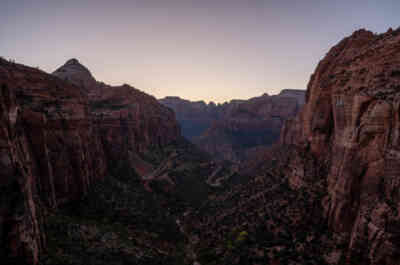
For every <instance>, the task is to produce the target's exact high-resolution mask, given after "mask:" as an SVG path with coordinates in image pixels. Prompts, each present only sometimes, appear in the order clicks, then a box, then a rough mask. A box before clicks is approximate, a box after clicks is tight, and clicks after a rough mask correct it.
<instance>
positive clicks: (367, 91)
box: [281, 30, 400, 264]
mask: <svg viewBox="0 0 400 265" xmlns="http://www.w3.org/2000/svg"><path fill="white" fill-rule="evenodd" d="M399 126H400V30H396V31H393V30H389V31H388V32H387V33H385V34H381V35H375V34H373V33H372V32H369V31H366V30H359V31H356V32H355V33H354V34H353V35H351V36H350V37H348V38H345V39H344V40H342V41H341V42H340V43H339V44H337V45H336V46H335V47H333V48H332V49H331V50H330V51H329V53H328V54H327V55H326V57H325V58H324V59H323V60H322V61H321V62H320V63H319V65H318V67H317V69H316V71H315V72H314V74H313V75H312V77H311V80H310V82H309V85H308V90H307V96H306V104H305V106H304V108H303V110H302V112H301V113H300V114H299V115H298V116H297V117H296V118H295V119H292V120H290V121H288V122H287V123H286V125H285V128H284V129H283V130H282V135H281V141H282V143H283V144H284V145H290V146H291V147H292V148H293V150H294V151H293V154H292V157H291V159H290V161H289V162H288V165H287V169H286V172H285V173H286V174H287V175H288V176H289V181H290V184H291V186H292V187H293V188H297V189H299V188H301V187H306V186H307V185H312V182H313V181H314V179H315V178H316V177H320V176H316V175H315V172H316V171H315V170H312V168H316V167H320V168H324V170H325V171H326V173H325V174H326V175H325V176H323V177H326V180H327V186H326V187H325V188H326V196H325V197H324V199H323V201H322V205H323V208H324V216H325V218H327V220H328V223H329V225H330V227H331V228H333V229H334V230H335V231H336V232H337V233H338V234H340V235H342V236H344V237H346V238H347V239H348V241H347V242H348V250H349V251H348V259H349V260H357V259H361V260H358V262H361V263H362V264H364V262H372V263H373V264H398V262H399V259H400V249H399V243H400V241H399V236H400V230H399V228H400V216H399V210H400V195H399V179H400V178H399V177H400V145H399V144H400V127H399ZM304 153H306V154H307V155H308V156H310V157H312V160H313V161H312V163H307V161H305V159H304V156H303V155H302V154H304ZM309 162H310V161H309ZM361 263H359V264H361ZM365 264H366V263H365Z"/></svg>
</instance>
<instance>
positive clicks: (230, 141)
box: [160, 89, 304, 162]
mask: <svg viewBox="0 0 400 265" xmlns="http://www.w3.org/2000/svg"><path fill="white" fill-rule="evenodd" d="M160 102H161V103H163V104H165V105H166V106H169V107H171V108H172V109H173V110H174V111H175V112H176V113H177V117H178V120H179V122H180V123H181V124H182V127H183V134H184V135H185V136H188V138H189V139H191V140H192V141H193V142H194V143H196V145H197V146H198V147H200V148H201V149H203V150H204V151H206V152H208V153H210V154H212V155H214V157H216V158H218V159H225V160H231V161H235V162H239V161H241V160H243V159H245V158H247V157H248V155H246V154H247V153H248V152H254V151H255V149H254V148H258V147H260V146H269V145H271V144H273V143H275V142H276V141H277V140H278V139H279V133H280V129H281V127H282V125H283V122H284V121H285V120H286V119H287V118H291V117H294V116H295V115H296V113H297V112H298V110H299V109H300V107H301V106H302V105H303V104H304V91H302V90H294V89H284V90H282V91H281V93H280V94H279V95H274V96H269V95H267V94H264V95H262V96H260V97H255V98H251V99H249V100H232V101H230V102H227V103H224V104H219V105H215V104H213V103H210V104H208V105H207V104H205V103H204V102H190V101H187V100H182V99H179V98H174V97H167V98H164V99H161V100H160ZM185 132H186V134H185Z"/></svg>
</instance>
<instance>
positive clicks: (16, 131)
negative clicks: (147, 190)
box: [0, 59, 179, 264]
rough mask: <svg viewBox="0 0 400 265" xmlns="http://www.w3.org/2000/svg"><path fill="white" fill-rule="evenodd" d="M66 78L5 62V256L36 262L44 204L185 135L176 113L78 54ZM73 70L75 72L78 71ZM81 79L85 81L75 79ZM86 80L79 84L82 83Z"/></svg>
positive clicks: (73, 194) (140, 167)
mask: <svg viewBox="0 0 400 265" xmlns="http://www.w3.org/2000/svg"><path fill="white" fill-rule="evenodd" d="M66 68H67V69H66V70H65V71H63V68H60V69H59V70H58V71H59V72H60V73H62V74H63V76H62V79H68V82H66V81H65V80H62V79H60V78H58V77H55V76H52V75H48V74H46V73H44V72H42V71H40V70H37V69H33V68H30V67H26V66H23V65H19V64H15V63H9V62H7V61H5V60H2V59H1V60H0V95H1V97H0V168H1V170H0V189H1V192H0V197H1V201H0V249H1V250H0V258H1V259H2V260H5V262H11V263H13V262H14V263H15V264H25V263H26V264H36V263H37V262H38V260H39V256H40V253H41V252H42V250H43V249H45V231H44V229H42V225H43V218H42V212H43V209H44V208H48V207H50V208H56V207H58V206H59V205H61V204H64V203H68V202H71V201H75V200H78V199H81V198H82V197H83V196H84V195H85V194H86V193H87V192H88V191H89V190H90V189H91V187H92V186H93V184H94V183H96V182H97V181H99V180H100V179H102V178H103V177H104V176H106V175H107V174H109V173H110V172H111V171H112V170H114V169H115V168H114V167H118V165H119V164H120V163H122V164H123V163H127V164H131V166H132V167H133V168H135V169H136V170H137V171H138V172H139V173H143V174H144V173H147V172H148V171H149V170H150V169H151V166H152V165H151V164H149V163H146V162H145V161H144V160H143V159H142V156H143V154H144V153H145V152H146V151H148V150H149V149H151V148H157V147H161V146H162V145H165V144H167V143H169V142H171V141H172V140H174V139H176V138H177V137H179V126H178V125H177V123H176V121H175V117H174V113H173V112H172V111H171V110H169V109H168V108H166V107H164V106H162V105H160V104H159V103H158V102H157V100H156V99H155V98H153V97H151V96H148V95H146V94H145V93H143V92H140V91H138V90H136V89H134V88H132V87H129V86H127V85H124V86H120V87H110V86H107V85H105V84H103V83H99V82H96V81H95V79H94V78H93V77H92V76H91V74H90V72H89V71H88V70H87V68H85V67H83V66H81V65H80V64H79V62H78V61H77V60H70V61H68V62H67V64H66ZM71 68H72V70H71ZM75 81H79V82H75ZM77 85H79V86H77Z"/></svg>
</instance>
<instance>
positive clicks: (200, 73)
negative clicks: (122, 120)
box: [0, 0, 400, 103]
mask: <svg viewBox="0 0 400 265" xmlns="http://www.w3.org/2000/svg"><path fill="white" fill-rule="evenodd" d="M332 2H333V3H332ZM398 10H400V3H399V2H398V1H392V0H383V1H380V2H379V3H377V2H376V1H372V0H365V1H357V0H356V1H352V2H349V1H344V0H339V1H329V2H326V3H321V1H316V0H315V1H308V2H307V3H304V1H296V0H294V1H280V2H275V3H272V1H263V0H249V1H238V0H229V1H228V0H219V1H216V0H215V1H211V0H203V1H190V0H187V1H183V0H169V1H165V0H164V1H157V0H146V1H144V0H136V1H122V0H121V1H105V0H101V1H76V0H71V1H67V2H65V3H62V4H60V3H55V1H50V0H38V1H28V0H13V1H11V0H10V1H8V0H6V1H3V2H2V3H0V17H1V18H0V20H1V21H0V22H1V24H0V37H1V39H0V56H3V57H5V58H7V59H10V58H11V59H14V60H15V61H17V62H19V63H23V64H26V65H30V66H39V67H40V68H41V69H43V70H45V71H46V72H49V73H51V72H53V71H54V70H56V69H57V68H58V67H59V66H61V65H62V64H64V63H65V62H66V61H67V60H68V59H70V58H77V59H79V60H80V62H81V63H82V64H84V65H85V66H87V67H88V68H89V69H90V71H91V72H92V74H93V75H94V77H95V78H96V79H97V80H99V81H103V82H105V83H108V84H111V85H120V84H123V83H128V84H130V85H132V86H134V87H137V88H138V89H141V90H143V91H145V92H146V93H149V94H151V95H154V96H155V97H157V98H162V97H165V96H179V97H181V98H184V99H188V100H192V101H197V100H204V101H206V102H209V101H214V102H216V103H221V102H225V101H229V100H231V99H247V98H251V97H255V96H260V95H262V94H263V93H268V94H277V93H279V91H280V90H282V89H287V88H291V89H306V85H307V83H308V81H309V77H310V75H311V74H312V72H313V71H314V69H315V67H316V66H317V63H318V62H319V60H320V59H322V57H323V56H324V55H325V54H326V52H328V50H329V49H330V48H331V47H332V46H333V45H335V44H336V43H337V42H338V41H340V40H341V39H343V38H344V37H346V36H348V35H350V34H351V33H352V32H353V31H355V30H357V29H359V28H366V29H368V30H371V31H373V32H384V31H386V30H387V29H388V28H389V27H392V28H397V27H399V26H400V20H399V19H398V16H397V14H396V13H397V11H398Z"/></svg>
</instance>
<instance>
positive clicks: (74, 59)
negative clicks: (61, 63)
mask: <svg viewBox="0 0 400 265" xmlns="http://www.w3.org/2000/svg"><path fill="white" fill-rule="evenodd" d="M71 64H81V63H80V62H79V60H78V59H76V58H72V59H69V60H68V61H67V62H66V63H65V65H71Z"/></svg>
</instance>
